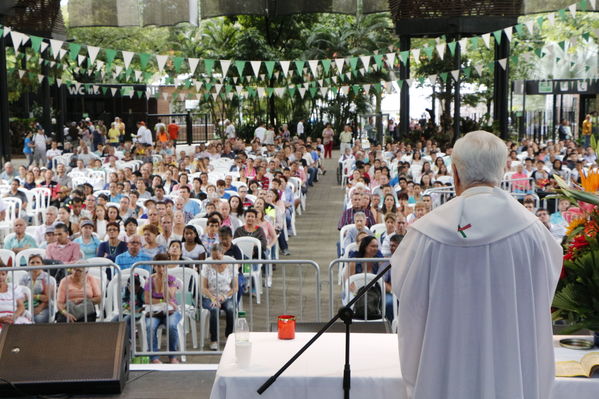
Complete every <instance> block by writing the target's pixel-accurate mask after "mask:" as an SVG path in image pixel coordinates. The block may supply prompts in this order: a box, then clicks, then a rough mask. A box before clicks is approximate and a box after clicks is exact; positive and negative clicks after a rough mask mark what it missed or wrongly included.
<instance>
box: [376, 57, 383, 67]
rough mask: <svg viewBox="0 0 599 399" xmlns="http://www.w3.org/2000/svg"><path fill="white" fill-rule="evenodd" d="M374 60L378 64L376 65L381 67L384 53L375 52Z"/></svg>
mask: <svg viewBox="0 0 599 399" xmlns="http://www.w3.org/2000/svg"><path fill="white" fill-rule="evenodd" d="M374 62H375V64H376V66H378V67H379V68H382V67H383V55H382V54H375V55H374Z"/></svg>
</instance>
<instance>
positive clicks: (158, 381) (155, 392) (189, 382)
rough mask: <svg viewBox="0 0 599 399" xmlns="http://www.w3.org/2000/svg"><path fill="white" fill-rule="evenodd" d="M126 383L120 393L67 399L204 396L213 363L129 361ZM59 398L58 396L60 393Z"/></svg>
mask: <svg viewBox="0 0 599 399" xmlns="http://www.w3.org/2000/svg"><path fill="white" fill-rule="evenodd" d="M131 366H132V370H131V372H130V374H129V380H128V381H129V382H128V383H127V385H126V386H125V389H124V390H123V392H122V393H121V394H120V395H72V396H69V398H74V399H84V398H86V399H87V398H104V399H112V398H115V399H116V398H126V399H162V398H164V399H166V398H168V399H171V398H177V399H188V398H189V399H192V398H193V399H207V398H209V397H210V390H211V389H212V383H213V382H214V377H215V375H216V368H217V366H218V365H216V364H176V365H170V364H161V365H153V364H132V365H131ZM59 397H60V396H59Z"/></svg>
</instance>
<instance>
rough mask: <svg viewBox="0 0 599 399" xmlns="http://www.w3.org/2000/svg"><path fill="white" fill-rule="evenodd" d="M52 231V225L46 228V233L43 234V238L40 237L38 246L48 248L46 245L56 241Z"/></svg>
mask: <svg viewBox="0 0 599 399" xmlns="http://www.w3.org/2000/svg"><path fill="white" fill-rule="evenodd" d="M54 231H55V229H54V227H48V228H47V229H46V233H45V234H44V238H42V241H41V244H39V248H42V249H46V248H48V245H50V244H52V243H55V242H56V235H55V234H54Z"/></svg>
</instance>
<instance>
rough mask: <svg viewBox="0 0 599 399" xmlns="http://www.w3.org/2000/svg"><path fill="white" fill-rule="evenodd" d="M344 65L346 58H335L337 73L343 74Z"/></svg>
mask: <svg viewBox="0 0 599 399" xmlns="http://www.w3.org/2000/svg"><path fill="white" fill-rule="evenodd" d="M344 64H345V58H335V66H336V67H337V73H342V72H343V65H344Z"/></svg>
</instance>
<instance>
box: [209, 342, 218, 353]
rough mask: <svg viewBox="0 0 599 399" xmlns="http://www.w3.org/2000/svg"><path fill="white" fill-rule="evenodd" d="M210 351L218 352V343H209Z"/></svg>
mask: <svg viewBox="0 0 599 399" xmlns="http://www.w3.org/2000/svg"><path fill="white" fill-rule="evenodd" d="M210 350H211V351H217V350H218V342H211V343H210Z"/></svg>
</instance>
